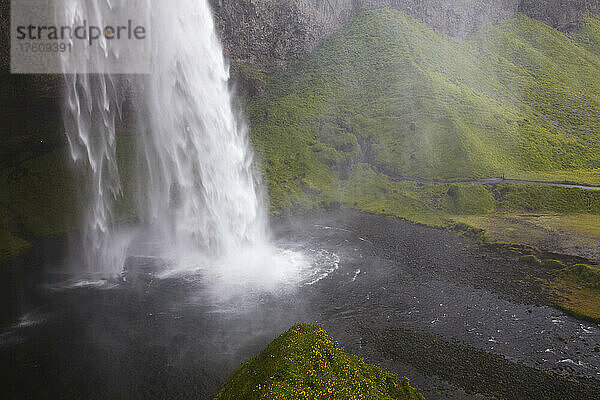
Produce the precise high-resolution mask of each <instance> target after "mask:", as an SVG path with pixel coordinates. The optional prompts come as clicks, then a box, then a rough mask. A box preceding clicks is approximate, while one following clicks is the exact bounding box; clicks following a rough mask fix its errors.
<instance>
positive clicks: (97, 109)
mask: <svg viewBox="0 0 600 400" xmlns="http://www.w3.org/2000/svg"><path fill="white" fill-rule="evenodd" d="M59 4H60V3H59ZM56 11H57V18H58V20H59V21H64V22H66V23H67V25H68V26H77V25H81V24H83V23H84V21H85V23H86V24H95V25H97V26H102V25H103V23H104V20H105V19H106V18H107V17H108V15H109V14H110V7H109V5H108V4H107V3H106V2H105V1H87V2H81V1H78V0H64V1H63V4H60V5H59V6H58V8H57V10H56ZM103 48H104V49H106V42H104V43H103ZM112 55H114V53H113V54H112ZM85 57H86V59H87V62H86V63H77V67H75V66H74V64H75V63H76V61H79V60H74V59H73V58H71V57H69V54H68V53H66V52H65V53H64V54H63V56H62V58H61V61H62V67H63V71H64V72H65V73H64V78H65V94H64V103H63V107H64V115H63V118H64V123H65V132H66V135H67V139H68V142H69V146H70V151H71V156H72V158H73V160H74V162H75V164H76V165H77V166H78V168H79V169H78V173H77V175H78V178H80V180H81V183H80V189H81V197H82V201H83V202H84V203H85V206H84V215H83V223H82V227H81V236H82V237H81V247H82V251H81V252H78V253H79V254H78V257H77V258H78V259H79V260H80V262H82V263H83V264H84V265H85V267H86V269H87V270H88V271H90V272H99V273H106V274H110V275H115V274H117V273H118V272H119V271H120V270H121V267H122V265H123V262H124V260H125V250H126V244H125V243H123V242H122V241H120V240H117V236H118V235H116V234H115V232H114V227H113V224H114V218H113V206H114V203H115V201H116V200H117V199H118V198H119V197H120V196H121V182H120V179H119V171H118V167H117V160H116V135H115V119H116V118H119V117H120V113H121V110H120V100H119V95H118V87H117V86H118V83H117V79H116V77H114V76H112V75H109V74H93V75H92V74H89V73H88V72H89V71H103V70H108V68H106V66H107V64H108V63H109V62H111V61H110V56H109V54H108V52H107V53H105V54H98V53H94V52H88V53H87V54H85ZM73 71H78V72H77V73H72V72H73Z"/></svg>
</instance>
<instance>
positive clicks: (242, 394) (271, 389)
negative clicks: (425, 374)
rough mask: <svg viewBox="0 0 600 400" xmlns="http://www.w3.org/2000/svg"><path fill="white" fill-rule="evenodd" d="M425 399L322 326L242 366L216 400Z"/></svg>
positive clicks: (302, 329) (290, 336) (298, 330)
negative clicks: (348, 351)
mask: <svg viewBox="0 0 600 400" xmlns="http://www.w3.org/2000/svg"><path fill="white" fill-rule="evenodd" d="M229 399H231V400H234V399H235V400H238V399H245V400H254V399H269V400H270V399H289V400H291V399H315V400H317V399H328V400H336V399H340V400H341V399H365V400H366V399H369V400H393V399H395V400H424V397H423V396H422V395H420V394H419V392H418V391H417V390H416V389H414V388H412V387H411V386H410V384H409V383H408V381H407V380H401V379H398V377H397V376H396V375H394V374H392V373H390V372H387V371H385V370H383V369H381V368H379V367H376V366H372V365H368V364H366V363H365V362H364V361H362V360H360V359H358V358H356V357H354V356H349V355H347V354H345V353H344V352H343V351H342V350H341V349H340V348H339V347H338V345H337V344H336V343H335V342H333V340H332V339H331V338H330V337H329V336H327V334H326V333H325V331H324V330H323V329H321V328H319V327H318V326H314V325H306V324H300V325H296V326H294V327H293V328H291V329H290V330H289V331H287V332H285V333H284V334H283V335H281V336H280V337H279V338H277V339H275V340H274V341H273V342H272V343H271V344H270V345H269V346H268V347H267V348H266V349H265V350H264V351H263V352H262V353H260V354H259V355H258V356H256V357H254V358H252V359H250V360H248V361H247V362H245V363H244V364H242V365H241V366H240V367H239V368H238V369H237V370H236V371H235V372H234V373H233V375H232V376H231V378H230V379H229V381H228V382H227V384H226V385H225V387H224V388H223V390H222V391H221V392H220V393H219V395H218V396H217V397H216V399H215V400H229Z"/></svg>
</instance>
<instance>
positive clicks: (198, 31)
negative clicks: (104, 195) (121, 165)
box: [137, 0, 267, 257]
mask: <svg viewBox="0 0 600 400" xmlns="http://www.w3.org/2000/svg"><path fill="white" fill-rule="evenodd" d="M153 6H154V8H153V10H152V11H153V14H152V26H153V30H154V31H155V32H160V34H155V35H154V36H153V43H154V54H153V57H152V58H153V61H154V62H153V66H152V73H151V74H150V75H149V76H148V77H147V78H146V79H144V88H145V92H144V95H145V98H146V108H145V109H143V110H141V118H139V120H140V121H141V122H144V121H145V122H146V123H147V125H146V126H144V125H142V131H141V132H140V134H139V139H140V140H139V145H138V146H139V148H140V149H141V150H142V158H141V159H142V161H143V162H142V163H140V167H141V168H140V170H139V175H138V177H139V179H138V184H139V188H138V190H137V193H138V195H139V196H138V198H139V207H138V209H139V212H140V217H141V219H142V221H143V222H145V223H146V224H149V225H153V226H156V227H159V228H160V229H161V230H162V235H163V236H164V237H168V238H170V240H171V241H172V242H173V243H177V245H178V247H182V246H187V247H191V248H193V249H202V250H203V251H204V252H209V253H210V255H211V256H212V257H215V256H220V255H223V254H228V253H231V252H237V251H240V250H241V249H242V248H244V247H247V246H253V245H256V244H260V243H261V242H264V241H265V240H266V233H267V229H266V224H265V216H264V215H263V211H262V210H263V205H262V201H261V198H260V196H259V195H258V194H257V182H256V178H255V174H254V173H253V165H252V151H251V149H250V146H249V144H248V134H247V128H246V125H245V124H244V123H242V122H241V120H240V119H239V118H237V116H236V115H235V114H234V112H233V109H232V98H231V94H230V92H229V87H228V81H229V70H228V67H227V66H226V64H225V60H224V58H223V53H222V50H221V45H220V43H219V40H218V38H217V35H216V31H215V28H214V24H213V16H212V12H211V10H210V8H209V6H208V4H207V2H206V1H205V0H200V1H199V0H178V1H176V2H164V1H161V2H157V3H155V4H154V5H153Z"/></svg>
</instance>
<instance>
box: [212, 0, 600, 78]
mask: <svg viewBox="0 0 600 400" xmlns="http://www.w3.org/2000/svg"><path fill="white" fill-rule="evenodd" d="M210 2H211V5H212V7H213V10H214V12H215V20H216V24H217V28H218V31H219V33H220V35H221V38H222V40H223V45H224V47H225V52H226V54H227V55H228V57H229V58H230V60H231V63H232V65H233V66H234V67H235V66H238V65H244V64H251V65H253V66H255V67H257V68H259V69H262V70H273V69H277V68H280V67H283V66H285V65H287V64H289V63H290V62H292V61H294V60H297V59H299V58H301V57H302V56H304V55H306V54H308V53H310V51H311V50H312V49H313V48H314V47H315V46H317V45H318V44H319V43H320V42H321V41H322V40H323V39H324V38H325V37H327V36H328V35H330V34H332V33H333V32H335V31H336V30H337V29H338V28H339V27H340V26H341V25H342V24H343V23H344V22H346V21H347V20H348V18H350V17H351V16H352V15H353V14H355V13H356V12H359V11H360V10H366V9H378V8H393V9H397V10H401V11H404V12H406V13H407V14H409V15H411V16H413V17H414V18H416V19H417V20H419V21H421V22H424V23H426V24H428V25H429V26H431V27H432V28H434V29H436V30H439V31H442V32H444V33H447V34H449V35H451V36H455V37H458V38H464V37H466V36H467V35H469V34H470V33H472V32H473V31H475V30H477V29H478V28H479V27H481V26H485V25H490V24H494V23H498V22H500V21H502V20H505V19H508V18H511V17H514V16H515V15H516V14H517V13H518V12H523V13H524V14H526V15H528V16H530V17H532V18H535V19H538V20H540V21H543V22H545V23H547V24H548V25H550V26H552V27H554V28H557V29H559V30H561V31H564V32H571V31H573V30H576V29H577V28H578V27H579V26H580V25H581V23H582V22H583V20H584V18H585V15H586V14H587V13H590V14H596V15H597V14H600V0H442V1H440V0H235V1H233V0H210Z"/></svg>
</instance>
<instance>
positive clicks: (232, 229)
mask: <svg viewBox="0 0 600 400" xmlns="http://www.w3.org/2000/svg"><path fill="white" fill-rule="evenodd" d="M140 4H142V5H144V4H145V5H146V7H151V8H150V14H151V21H152V24H151V28H152V32H153V33H154V34H151V35H150V36H151V40H152V48H153V53H152V69H151V73H150V74H148V75H147V76H142V77H138V78H137V80H136V82H135V86H137V91H138V92H139V93H142V96H140V98H139V99H137V100H138V101H136V103H135V104H134V114H135V115H136V121H137V131H138V132H137V134H136V138H137V144H136V148H137V159H136V163H135V164H136V168H135V171H134V173H133V176H134V182H135V183H134V185H133V186H134V192H135V193H134V196H133V197H134V198H135V199H136V200H135V215H136V217H137V219H138V220H139V226H140V229H139V235H138V236H146V237H151V238H152V241H153V242H154V243H156V245H155V248H153V249H148V248H147V247H146V249H145V251H143V252H140V251H139V249H137V250H136V251H135V252H132V251H131V250H129V247H130V246H131V243H132V242H133V240H134V239H132V237H131V235H123V234H121V233H120V229H119V228H117V227H116V225H115V217H114V214H115V212H114V209H115V203H116V201H117V200H118V199H119V198H120V197H121V192H122V187H121V182H120V175H121V173H122V171H119V169H118V164H117V162H116V146H117V141H116V133H115V120H116V119H117V118H118V117H119V116H120V99H119V91H120V87H119V82H118V80H117V79H116V78H115V77H114V76H111V75H99V76H93V77H92V76H89V75H87V74H85V73H82V74H76V75H70V74H65V79H66V81H67V91H66V95H65V103H66V107H65V109H66V113H65V114H66V115H65V122H66V125H65V127H66V131H67V135H68V138H69V143H70V144H71V150H72V152H71V153H72V156H73V159H74V160H75V161H76V162H77V165H78V166H79V171H80V172H81V175H82V176H83V178H82V179H83V180H84V181H85V185H84V186H83V188H84V191H85V196H84V197H83V198H84V200H85V202H86V203H87V206H86V207H85V209H86V210H88V212H87V213H86V215H85V218H84V219H83V222H82V229H81V232H82V240H81V243H82V245H83V246H82V247H83V248H82V250H81V253H82V254H84V255H85V257H84V260H83V261H82V262H83V264H84V265H86V266H87V270H88V271H92V272H94V273H98V274H100V275H104V276H107V277H116V276H118V275H119V274H121V273H122V271H123V268H124V265H125V262H126V257H127V253H128V251H129V254H132V253H134V254H136V256H141V257H144V256H146V257H156V258H157V259H163V260H164V263H163V264H164V266H165V267H166V270H165V271H163V272H161V274H162V275H163V276H169V275H172V274H180V273H190V272H192V273H193V272H194V271H202V273H203V275H205V276H206V277H207V278H208V279H209V280H210V281H213V282H215V283H216V284H218V285H221V286H223V285H224V286H225V287H226V289H228V290H229V289H232V290H233V288H238V287H242V286H243V287H250V288H254V289H260V290H273V289H274V288H276V287H277V286H279V285H287V284H289V283H290V282H296V283H298V282H300V281H301V280H302V278H301V276H302V271H304V270H306V269H307V268H309V265H310V262H307V261H306V259H305V257H304V256H302V255H299V254H295V253H294V252H293V251H290V250H281V249H278V248H277V247H276V246H274V245H273V244H272V241H271V238H270V234H269V227H268V223H267V217H266V215H265V210H266V205H265V202H264V201H263V197H264V196H263V194H262V192H261V190H260V187H261V185H260V179H259V176H258V175H257V173H256V171H255V167H256V166H255V163H254V162H253V151H252V149H251V147H250V144H249V140H248V127H247V124H246V123H245V121H244V119H243V118H241V117H240V115H239V113H236V112H235V110H234V107H233V106H232V104H233V99H232V94H231V92H230V88H229V86H230V85H229V68H228V65H227V63H226V61H225V59H224V56H223V51H222V48H221V44H220V42H219V39H218V37H217V33H216V30H215V26H214V22H213V15H212V11H211V9H210V7H209V4H208V2H207V1H206V0H178V1H176V2H171V1H154V2H141V3H140ZM90 10H93V12H91V13H90V12H89V11H90ZM63 11H64V12H65V13H67V14H68V15H69V16H70V18H69V19H68V20H72V21H80V20H83V19H85V18H86V16H89V15H93V18H94V21H93V22H94V23H95V24H97V25H100V26H102V25H104V24H105V23H106V22H107V21H108V20H109V19H110V15H111V13H113V12H115V9H114V7H113V5H111V3H110V2H107V1H106V0H104V1H103V0H90V1H89V2H79V1H77V0H64V10H63ZM103 45H104V46H106V52H105V53H106V57H105V58H103V57H95V58H91V59H90V61H89V62H90V63H94V66H95V67H96V69H98V68H97V67H98V64H100V67H101V66H102V65H101V64H102V63H109V62H110V55H111V52H112V53H117V54H118V53H119V48H118V44H113V43H110V44H108V43H103ZM111 46H117V47H116V48H112V47H111ZM64 62H65V71H66V70H68V68H67V67H68V62H69V60H68V58H66V59H65V61H64ZM100 70H102V68H100ZM84 72H85V71H84ZM135 240H137V241H140V239H135ZM142 241H143V239H142ZM334 261H335V260H334ZM333 265H336V264H335V262H334V264H333ZM335 268H337V267H335ZM320 279H323V278H322V273H321V274H320V275H318V276H317V277H316V278H314V279H313V280H314V281H315V282H316V281H318V280H320ZM313 283H314V282H313ZM225 291H226V290H225Z"/></svg>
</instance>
